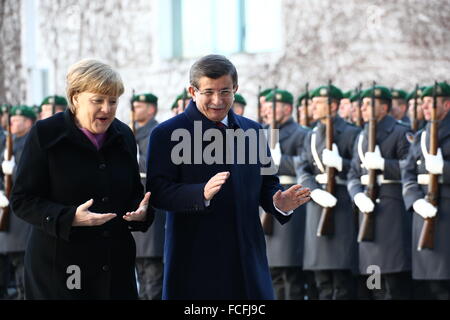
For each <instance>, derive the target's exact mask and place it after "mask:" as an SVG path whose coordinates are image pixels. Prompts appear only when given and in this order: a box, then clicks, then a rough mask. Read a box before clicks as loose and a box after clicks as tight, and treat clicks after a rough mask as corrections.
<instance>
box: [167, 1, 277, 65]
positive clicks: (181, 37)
mask: <svg viewBox="0 0 450 320" xmlns="http://www.w3.org/2000/svg"><path fill="white" fill-rule="evenodd" d="M158 11H159V13H160V14H159V15H158V16H159V17H160V19H161V20H160V23H158V29H159V30H158V35H159V39H160V40H159V47H160V50H159V51H160V56H162V57H163V58H180V57H183V58H192V57H198V56H202V55H204V54H208V53H218V54H224V55H227V54H232V53H237V52H249V53H256V52H272V51H277V50H279V49H280V48H281V43H282V39H281V1H280V0H171V1H167V0H160V2H159V8H158ZM164 17H166V18H164Z"/></svg>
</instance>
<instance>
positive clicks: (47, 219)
mask: <svg viewBox="0 0 450 320" xmlns="http://www.w3.org/2000/svg"><path fill="white" fill-rule="evenodd" d="M52 220H53V218H52V217H51V216H47V217H45V221H47V222H50V221H52Z"/></svg>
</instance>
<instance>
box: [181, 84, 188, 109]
mask: <svg viewBox="0 0 450 320" xmlns="http://www.w3.org/2000/svg"><path fill="white" fill-rule="evenodd" d="M186 100H187V91H186V88H183V98H182V102H183V106H182V110H183V111H184V110H185V109H186Z"/></svg>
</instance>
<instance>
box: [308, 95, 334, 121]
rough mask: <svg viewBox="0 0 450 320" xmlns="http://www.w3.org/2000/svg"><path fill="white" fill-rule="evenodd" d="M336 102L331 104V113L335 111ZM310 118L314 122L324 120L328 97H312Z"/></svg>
mask: <svg viewBox="0 0 450 320" xmlns="http://www.w3.org/2000/svg"><path fill="white" fill-rule="evenodd" d="M336 108H337V105H336V102H332V103H331V113H332V114H333V113H334V111H336ZM311 109H312V116H313V119H314V121H317V120H324V119H325V118H326V116H327V113H328V97H314V98H313V99H312V108H311Z"/></svg>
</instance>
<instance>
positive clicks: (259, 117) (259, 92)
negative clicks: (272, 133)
mask: <svg viewBox="0 0 450 320" xmlns="http://www.w3.org/2000/svg"><path fill="white" fill-rule="evenodd" d="M260 97H261V86H258V96H257V97H256V100H257V101H258V109H257V110H256V112H257V116H258V123H262V118H261V100H260Z"/></svg>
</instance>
